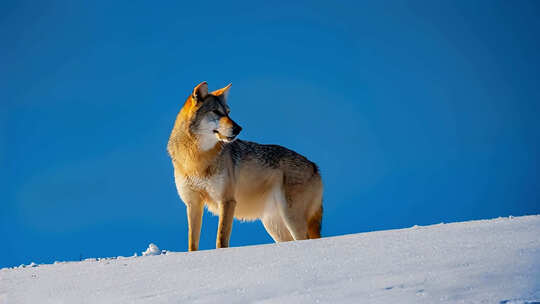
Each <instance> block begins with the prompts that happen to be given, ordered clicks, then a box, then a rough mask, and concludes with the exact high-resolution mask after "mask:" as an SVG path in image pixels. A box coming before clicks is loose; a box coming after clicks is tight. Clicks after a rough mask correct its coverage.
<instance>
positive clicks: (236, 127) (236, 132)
mask: <svg viewBox="0 0 540 304" xmlns="http://www.w3.org/2000/svg"><path fill="white" fill-rule="evenodd" d="M232 131H233V134H234V135H238V134H239V133H240V131H242V127H240V126H239V125H237V124H234V126H233V130H232Z"/></svg>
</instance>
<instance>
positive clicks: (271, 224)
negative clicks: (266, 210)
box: [261, 210, 294, 242]
mask: <svg viewBox="0 0 540 304" xmlns="http://www.w3.org/2000/svg"><path fill="white" fill-rule="evenodd" d="M261 221H262V223H263V226H264V228H265V229H266V231H267V232H268V234H270V236H271V237H272V238H273V239H274V241H275V242H288V241H293V240H294V239H293V237H292V235H291V233H290V232H289V229H287V226H285V223H284V222H283V220H282V219H281V215H280V214H279V213H277V210H276V213H275V214H272V215H268V216H265V217H263V218H262V219H261Z"/></svg>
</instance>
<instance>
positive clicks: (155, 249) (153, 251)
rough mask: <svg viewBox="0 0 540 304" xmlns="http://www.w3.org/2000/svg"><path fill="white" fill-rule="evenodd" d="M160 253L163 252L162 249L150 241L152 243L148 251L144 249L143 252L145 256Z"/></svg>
mask: <svg viewBox="0 0 540 304" xmlns="http://www.w3.org/2000/svg"><path fill="white" fill-rule="evenodd" d="M160 254H161V250H159V248H158V246H156V245H155V244H154V243H150V245H148V248H147V249H146V251H144V252H143V253H142V255H143V256H147V255H160Z"/></svg>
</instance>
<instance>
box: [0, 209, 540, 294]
mask: <svg viewBox="0 0 540 304" xmlns="http://www.w3.org/2000/svg"><path fill="white" fill-rule="evenodd" d="M233 237H234V233H233ZM539 301H540V216H524V217H515V218H499V219H494V220H485V221H473V222H463V223H453V224H440V225H433V226H425V227H417V226H415V227H412V228H408V229H401V230H389V231H378V232H371V233H362V234H354V235H345V236H340V237H332V238H324V239H320V240H311V241H300V242H290V243H281V244H270V245H262V246H252V247H242V248H230V249H220V250H208V251H200V252H196V253H171V252H169V253H167V254H165V255H157V256H143V257H130V258H121V257H119V258H115V259H100V260H87V261H82V262H69V263H60V264H54V265H39V266H37V267H26V268H16V269H2V270H0V303H186V302H196V303H216V302H222V303H237V302H264V303H318V302H320V303H435V302H443V303H444V302H452V303H453V302H466V303H538V302H539Z"/></svg>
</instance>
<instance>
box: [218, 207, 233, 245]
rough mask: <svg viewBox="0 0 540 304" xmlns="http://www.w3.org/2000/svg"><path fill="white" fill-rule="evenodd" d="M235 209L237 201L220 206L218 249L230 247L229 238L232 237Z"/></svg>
mask: <svg viewBox="0 0 540 304" xmlns="http://www.w3.org/2000/svg"><path fill="white" fill-rule="evenodd" d="M235 207H236V201H235V200H227V201H224V202H222V203H220V204H219V224H218V232H217V239H216V248H226V247H229V238H230V236H231V230H232V223H233V219H234V208H235Z"/></svg>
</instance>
